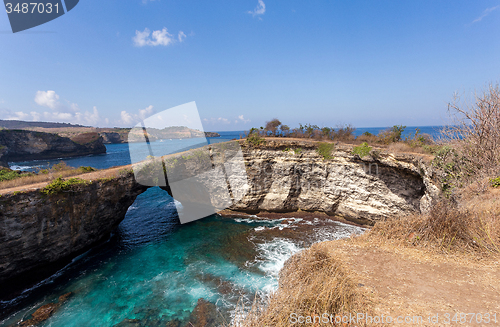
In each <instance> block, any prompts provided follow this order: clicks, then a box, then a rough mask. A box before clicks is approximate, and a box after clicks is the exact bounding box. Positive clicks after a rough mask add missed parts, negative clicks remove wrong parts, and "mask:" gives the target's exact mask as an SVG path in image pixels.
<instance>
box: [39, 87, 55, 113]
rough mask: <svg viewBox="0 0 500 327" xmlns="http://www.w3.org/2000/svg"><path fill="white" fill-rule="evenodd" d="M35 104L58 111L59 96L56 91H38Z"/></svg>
mask: <svg viewBox="0 0 500 327" xmlns="http://www.w3.org/2000/svg"><path fill="white" fill-rule="evenodd" d="M35 102H36V103H37V104H38V105H40V106H43V107H48V108H50V109H56V107H57V106H58V105H59V95H57V94H56V92H55V91H51V90H49V91H37V92H36V94H35Z"/></svg>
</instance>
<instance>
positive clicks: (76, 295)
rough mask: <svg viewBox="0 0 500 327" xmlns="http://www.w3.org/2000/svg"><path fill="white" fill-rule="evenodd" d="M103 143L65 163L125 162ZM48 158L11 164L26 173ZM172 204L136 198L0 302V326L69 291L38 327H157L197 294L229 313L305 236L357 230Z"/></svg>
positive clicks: (123, 153) (263, 286) (268, 285)
mask: <svg viewBox="0 0 500 327" xmlns="http://www.w3.org/2000/svg"><path fill="white" fill-rule="evenodd" d="M224 136H226V137H227V138H229V139H231V138H233V137H237V136H234V135H232V134H230V133H227V135H224ZM221 140H222V139H217V140H214V142H217V141H221ZM186 142H188V141H186ZM107 148H108V152H107V153H106V154H104V155H96V156H88V157H83V158H69V159H65V160H64V161H66V162H67V163H68V164H69V165H71V166H81V165H85V166H93V167H96V168H108V167H111V166H117V165H124V164H128V163H130V158H129V156H128V146H127V144H111V145H108V146H107ZM57 162H59V160H53V161H48V162H46V161H44V162H21V163H13V165H17V167H18V168H24V169H28V170H29V169H33V167H34V166H45V165H47V164H48V165H50V164H53V163H57ZM173 201H174V200H173V199H172V198H171V197H170V196H169V195H168V194H167V193H166V192H164V191H162V190H161V189H159V188H150V189H149V190H148V191H146V192H145V193H143V194H141V195H140V196H138V197H137V199H136V201H135V202H134V203H133V205H132V206H131V207H130V208H129V209H128V212H127V215H126V218H125V219H124V221H123V222H122V223H121V224H120V226H119V227H118V229H117V230H116V231H115V232H114V234H113V235H112V236H111V237H110V239H109V240H107V241H106V242H105V243H103V244H101V245H99V246H97V247H96V248H94V249H92V250H90V251H88V252H87V253H85V254H83V255H81V256H80V257H78V258H76V259H75V260H73V262H72V263H71V264H69V265H68V266H66V267H65V268H64V269H62V270H61V271H59V272H57V273H56V274H54V275H53V276H51V277H50V278H48V279H46V280H44V281H42V282H41V283H39V284H38V285H37V286H35V287H33V288H31V289H28V290H25V291H24V292H23V293H22V294H21V295H20V296H18V297H16V298H14V299H9V300H4V301H0V326H10V325H11V324H13V323H16V322H18V321H20V320H21V319H25V320H26V319H29V318H30V315H31V313H33V312H34V311H35V310H36V309H37V308H39V307H40V306H41V305H43V304H46V303H50V302H56V301H57V298H58V297H59V296H60V295H62V294H65V293H68V292H72V293H73V294H72V296H71V297H70V299H69V300H68V301H67V302H66V303H65V304H63V305H62V306H61V307H60V308H59V309H58V311H57V312H56V313H55V314H54V315H53V316H52V317H51V318H49V319H48V320H47V321H45V322H44V323H43V324H42V325H41V326H53V327H59V326H61V327H62V326H64V327H67V326H115V325H117V324H120V323H122V325H123V322H124V321H125V319H139V321H140V322H141V326H165V324H166V323H167V322H169V321H171V320H173V319H179V320H181V321H186V319H187V318H188V317H189V315H190V314H191V312H192V311H193V309H194V308H195V306H196V303H197V301H198V299H200V298H203V299H205V300H208V301H210V302H212V303H215V304H216V305H217V308H218V309H219V310H221V312H222V313H223V314H224V315H225V316H226V318H227V319H229V320H230V319H231V317H232V315H233V314H234V309H235V307H236V305H237V303H238V301H240V303H246V304H247V306H248V305H250V304H251V302H252V301H253V299H254V297H255V295H256V294H258V295H259V296H260V298H262V299H263V300H265V298H266V296H267V295H268V294H269V293H270V292H272V291H273V290H275V289H276V287H277V285H278V273H279V270H280V269H281V267H282V266H283V264H284V262H285V260H286V259H288V258H289V257H290V256H291V255H292V254H294V253H296V252H297V251H299V250H300V249H302V248H305V247H307V246H310V245H311V244H312V243H314V242H318V241H324V240H331V239H337V238H342V237H347V236H349V235H350V234H352V233H360V232H362V229H360V228H358V227H354V226H351V225H346V224H342V223H339V222H336V221H333V220H325V219H317V218H314V217H312V218H307V219H298V218H297V219H295V218H292V219H290V218H288V219H277V220H276V219H275V220H267V219H257V218H256V217H250V218H248V217H247V218H241V217H234V218H222V217H220V216H217V215H213V216H211V217H208V218H205V219H202V220H198V221H195V222H193V223H189V224H185V225H180V224H179V220H178V217H177V214H176V211H175V204H174V202H173Z"/></svg>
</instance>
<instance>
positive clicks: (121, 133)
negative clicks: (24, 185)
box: [0, 120, 220, 144]
mask: <svg viewBox="0 0 500 327" xmlns="http://www.w3.org/2000/svg"><path fill="white" fill-rule="evenodd" d="M0 129H10V130H12V129H18V130H19V129H22V130H28V131H35V132H43V133H52V134H57V135H59V136H61V137H67V138H70V139H73V138H75V137H77V136H78V135H80V134H84V133H98V134H99V135H100V136H102V139H103V143H104V144H113V143H128V134H129V132H130V131H131V130H132V129H131V128H121V127H106V128H99V127H90V126H83V125H78V124H68V123H52V122H28V121H21V120H0ZM147 130H148V136H149V140H150V141H156V140H160V139H184V138H193V137H203V132H201V131H199V130H195V129H191V128H188V127H186V126H170V127H166V128H163V129H156V128H148V129H147ZM204 136H205V137H220V134H219V133H216V132H204Z"/></svg>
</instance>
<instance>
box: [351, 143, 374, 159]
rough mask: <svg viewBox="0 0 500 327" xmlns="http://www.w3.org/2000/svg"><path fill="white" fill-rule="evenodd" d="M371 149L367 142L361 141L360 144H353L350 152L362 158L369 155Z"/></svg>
mask: <svg viewBox="0 0 500 327" xmlns="http://www.w3.org/2000/svg"><path fill="white" fill-rule="evenodd" d="M371 150H372V147H371V146H368V143H366V142H363V143H361V145H358V146H355V147H354V149H352V153H353V154H357V155H358V156H359V157H360V158H363V157H366V156H367V155H369V154H370V151H371Z"/></svg>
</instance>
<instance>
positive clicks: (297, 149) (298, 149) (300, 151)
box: [293, 148, 302, 154]
mask: <svg viewBox="0 0 500 327" xmlns="http://www.w3.org/2000/svg"><path fill="white" fill-rule="evenodd" d="M293 152H295V154H301V153H302V148H295V149H293Z"/></svg>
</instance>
